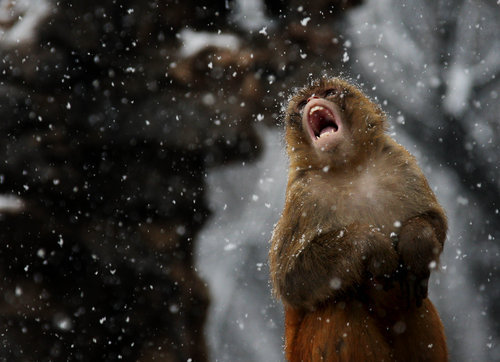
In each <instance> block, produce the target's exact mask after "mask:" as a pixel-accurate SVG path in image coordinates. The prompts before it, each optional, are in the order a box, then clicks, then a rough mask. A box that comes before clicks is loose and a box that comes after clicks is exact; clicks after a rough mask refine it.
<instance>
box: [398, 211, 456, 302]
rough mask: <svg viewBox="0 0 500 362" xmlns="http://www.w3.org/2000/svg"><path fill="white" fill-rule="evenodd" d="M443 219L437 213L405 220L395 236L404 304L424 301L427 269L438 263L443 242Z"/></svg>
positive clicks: (444, 233)
mask: <svg viewBox="0 0 500 362" xmlns="http://www.w3.org/2000/svg"><path fill="white" fill-rule="evenodd" d="M446 229H447V223H446V217H445V216H444V213H443V212H442V211H441V210H437V211H432V212H428V213H425V214H421V215H418V216H415V217H412V218H410V219H408V220H407V221H406V222H404V223H403V225H402V227H401V231H400V233H399V241H398V244H397V251H398V254H399V257H400V263H401V269H400V277H399V280H400V283H401V289H402V292H403V295H404V297H405V298H406V299H407V302H408V304H409V303H411V302H413V301H415V302H416V304H417V306H420V305H421V304H422V300H423V299H425V298H426V297H427V289H428V283H429V276H430V272H431V269H435V268H436V266H437V263H438V262H439V255H440V254H441V252H442V250H443V244H444V241H445V238H446Z"/></svg>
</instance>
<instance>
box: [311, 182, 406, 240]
mask: <svg viewBox="0 0 500 362" xmlns="http://www.w3.org/2000/svg"><path fill="white" fill-rule="evenodd" d="M405 197H406V196H405V193H404V190H402V189H401V187H400V186H399V185H397V184H390V183H383V182H378V181H377V179H376V178H375V177H372V176H370V175H368V176H367V177H363V178H360V179H359V180H356V182H351V183H344V184H342V183H339V184H336V183H333V184H329V185H323V192H322V193H316V200H317V201H316V203H317V206H318V209H319V210H318V212H319V213H322V214H323V213H325V214H326V215H329V217H328V218H327V219H325V220H323V222H325V223H328V224H330V223H331V222H333V224H331V225H329V226H331V227H334V228H337V227H343V226H347V225H350V224H352V223H361V224H369V225H373V226H377V227H379V228H381V229H382V230H386V231H388V232H390V231H392V230H393V229H394V228H396V227H397V225H398V222H403V221H404V220H406V219H407V218H408V217H409V213H410V211H409V210H408V207H407V204H408V203H407V202H406V200H405ZM325 226H326V225H325Z"/></svg>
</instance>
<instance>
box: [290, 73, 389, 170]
mask: <svg viewBox="0 0 500 362" xmlns="http://www.w3.org/2000/svg"><path fill="white" fill-rule="evenodd" d="M383 118H384V117H383V114H382V112H381V111H380V109H379V108H378V107H377V106H376V105H375V104H374V103H372V102H371V101H370V100H369V99H368V98H367V97H366V96H365V95H364V94H363V93H362V92H361V91H360V90H359V89H357V88H356V87H354V86H352V85H350V84H349V83H347V82H345V81H343V80H340V79H337V78H333V79H326V80H325V79H321V80H320V81H318V82H316V83H314V84H313V85H311V86H309V87H306V88H304V89H302V90H300V91H299V92H298V93H297V94H296V95H295V96H294V97H293V98H292V100H291V101H290V103H289V106H288V111H287V117H286V123H287V124H286V127H287V144H288V152H289V155H290V158H291V160H292V161H298V162H300V163H302V166H307V167H314V166H318V167H324V166H325V165H330V166H339V165H342V164H350V163H353V162H354V161H356V160H358V159H360V157H361V155H363V154H367V153H369V149H370V148H371V147H373V141H374V139H376V138H377V137H378V136H379V135H380V134H383V128H384V127H383V122H384V121H383ZM311 151H312V152H311ZM304 162H308V163H309V164H307V165H305V164H304Z"/></svg>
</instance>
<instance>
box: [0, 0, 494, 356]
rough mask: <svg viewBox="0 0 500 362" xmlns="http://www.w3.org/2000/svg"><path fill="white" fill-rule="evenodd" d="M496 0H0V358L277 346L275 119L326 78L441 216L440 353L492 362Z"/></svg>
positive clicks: (239, 351)
mask: <svg viewBox="0 0 500 362" xmlns="http://www.w3.org/2000/svg"><path fill="white" fill-rule="evenodd" d="M499 34H500V2H498V1H496V0H489V1H486V0H484V1H481V0H477V1H472V0H470V1H465V0H455V1H450V0H439V1H430V0H428V1H423V0H417V1H409V0H407V1H396V0H394V1H391V0H379V1H375V0H373V1H368V0H365V1H361V0H359V1H357V0H353V1H349V0H336V1H326V0H317V1H310V2H305V1H299V0H255V1H252V0H212V1H203V0H182V1H176V0H170V1H159V0H148V1H139V0H124V1H115V0H113V1H112V0H99V1H95V0H86V1H69V0H59V1H56V0H36V1H33V0H0V55H1V62H0V119H1V120H0V130H1V138H0V162H1V163H0V291H1V294H0V359H1V360H3V361H115V360H126V361H135V360H140V361H153V360H154V361H207V360H209V361H281V360H284V356H283V354H282V344H283V339H282V334H283V316H282V309H281V305H280V304H279V303H277V302H276V301H273V299H272V297H271V293H270V286H269V283H268V279H269V278H268V266H267V251H268V247H269V245H268V240H269V238H270V234H271V231H272V227H273V224H274V223H275V222H276V221H277V220H278V218H279V215H280V212H281V208H282V206H283V202H284V191H285V185H286V177H287V159H286V156H285V154H284V150H283V146H284V144H283V130H282V124H281V123H280V114H281V111H282V106H283V104H285V103H286V100H287V97H288V96H289V95H290V94H291V93H292V92H293V91H294V89H296V88H297V87H302V86H303V85H304V84H307V83H308V82H309V81H310V80H311V79H314V78H317V77H320V76H322V75H329V76H339V75H340V76H343V77H347V78H350V79H352V80H353V81H355V82H356V83H357V84H359V85H360V86H361V87H362V89H364V90H365V91H366V92H367V93H368V94H370V96H371V97H372V98H373V99H375V100H376V101H377V102H379V103H380V104H381V105H382V107H383V109H384V110H385V111H386V112H387V113H388V114H389V117H390V121H391V127H390V129H389V132H390V134H391V135H392V136H393V137H394V138H396V139H397V140H398V141H399V142H400V143H402V144H403V145H405V146H406V147H407V148H408V149H409V151H410V152H412V153H413V154H414V155H415V156H416V157H417V159H418V160H419V163H420V166H421V167H422V169H423V171H424V173H425V174H426V175H427V176H428V178H429V181H430V184H431V186H432V188H433V190H434V191H435V192H436V194H437V196H438V198H439V200H440V201H441V203H442V204H443V205H444V207H445V209H446V210H447V214H448V217H449V220H450V230H449V237H448V240H447V243H446V246H445V251H444V254H443V257H442V262H441V266H440V270H439V271H438V272H435V273H434V275H433V278H432V280H431V291H430V297H431V299H432V300H433V302H434V303H435V304H436V306H437V308H438V310H439V312H440V314H441V317H442V319H443V322H444V324H445V328H446V334H447V338H448V344H449V349H450V354H451V356H450V360H452V361H500V347H499V341H500V303H498V301H499V297H500V280H499V276H500V270H499V266H500V264H499V261H500V254H499V253H500V248H499V243H498V239H499V237H500V235H499V234H500V232H499V230H500V219H499V217H500V216H499V209H500V171H499V166H500V160H499V159H500V152H499V151H500V150H499V143H500V139H499V138H500V99H499V93H500V35H499Z"/></svg>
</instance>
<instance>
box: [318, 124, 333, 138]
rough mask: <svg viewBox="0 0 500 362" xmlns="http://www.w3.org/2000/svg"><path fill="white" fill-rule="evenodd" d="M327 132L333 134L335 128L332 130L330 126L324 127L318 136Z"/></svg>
mask: <svg viewBox="0 0 500 362" xmlns="http://www.w3.org/2000/svg"><path fill="white" fill-rule="evenodd" d="M328 132H335V128H333V127H332V126H328V127H325V128H323V129H322V130H321V131H320V133H319V136H320V137H321V136H323V135H324V134H325V133H328Z"/></svg>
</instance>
